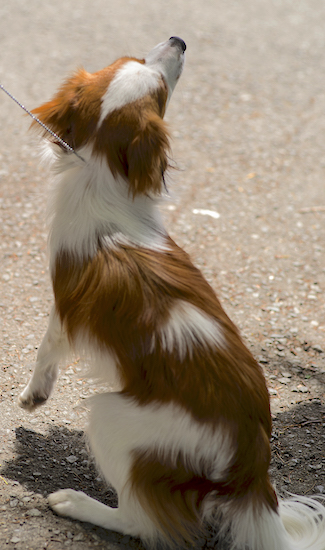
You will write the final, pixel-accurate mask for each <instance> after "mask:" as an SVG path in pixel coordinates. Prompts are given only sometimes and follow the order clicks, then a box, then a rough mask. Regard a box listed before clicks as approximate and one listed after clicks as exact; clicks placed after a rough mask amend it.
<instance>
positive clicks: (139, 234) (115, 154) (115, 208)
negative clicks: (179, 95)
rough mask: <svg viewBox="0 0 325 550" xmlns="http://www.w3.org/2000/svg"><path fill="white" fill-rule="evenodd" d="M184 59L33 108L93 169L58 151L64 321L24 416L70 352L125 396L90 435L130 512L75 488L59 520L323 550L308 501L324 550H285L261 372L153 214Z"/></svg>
mask: <svg viewBox="0 0 325 550" xmlns="http://www.w3.org/2000/svg"><path fill="white" fill-rule="evenodd" d="M184 52H185V43H184V42H183V41H182V40H181V39H179V38H177V37H172V38H171V39H170V40H168V41H167V42H165V43H162V44H159V45H158V46H157V47H156V48H154V49H153V50H152V51H151V52H150V53H149V54H148V56H147V57H146V58H145V59H144V60H138V59H135V58H122V59H120V60H118V61H116V62H115V63H113V65H111V66H110V67H108V68H106V69H104V70H103V71H100V72H98V73H95V74H92V75H90V74H88V73H87V72H86V71H82V70H81V71H79V72H77V73H76V74H75V75H74V76H73V77H72V78H71V79H69V80H68V81H67V82H66V83H65V84H64V85H63V86H62V88H61V89H60V90H59V92H58V93H57V95H56V96H55V97H54V98H53V100H52V101H50V102H49V103H46V104H45V105H43V106H42V107H40V108H39V109H36V110H35V112H36V114H38V116H39V118H40V119H41V120H42V121H43V122H44V123H46V124H47V125H48V126H50V128H51V129H52V130H53V131H54V132H56V133H57V134H58V135H59V136H60V138H62V139H63V140H65V141H66V142H67V143H68V144H69V145H70V146H71V147H73V148H74V149H75V150H76V151H78V155H80V157H82V158H83V159H84V160H81V159H80V158H78V157H77V156H75V155H71V154H68V153H67V152H66V151H65V150H62V149H61V148H60V146H59V144H55V143H54V144H53V143H52V145H51V147H52V149H53V162H54V169H55V172H56V176H55V182H54V188H53V195H52V200H51V202H52V221H51V233H50V261H51V274H52V280H53V289H54V296H55V307H54V308H53V312H52V314H51V317H50V324H49V328H48V331H47V334H46V336H45V338H44V340H43V342H42V345H41V347H40V350H39V353H38V357H37V363H36V367H35V370H34V374H33V376H32V379H31V381H30V383H29V384H28V386H27V388H26V389H25V390H24V392H23V393H22V395H21V397H20V404H21V406H22V407H25V408H27V409H33V408H35V407H36V406H37V405H39V404H41V403H42V402H43V401H45V400H46V399H47V398H48V396H49V394H50V392H51V390H52V387H53V384H54V382H55V379H56V376H57V373H58V362H59V360H60V359H62V357H63V356H64V355H65V354H66V353H67V352H68V350H69V348H70V347H72V348H74V349H76V350H81V351H82V352H84V351H85V352H87V353H88V354H90V357H91V358H92V360H93V365H94V367H93V374H96V375H98V376H100V377H101V378H103V379H104V380H109V379H110V377H111V376H115V377H116V378H118V380H119V382H120V384H121V391H120V392H119V393H107V394H102V395H100V396H97V397H95V398H93V400H92V405H91V407H92V410H91V417H90V425H89V439H90V443H91V447H92V450H93V452H94V455H95V457H96V460H97V463H98V466H99V468H100V470H101V471H102V473H103V475H104V477H105V479H106V480H107V481H108V482H109V483H111V484H112V485H113V486H114V487H115V489H116V490H117V492H118V498H119V507H118V509H111V508H109V507H107V506H104V505H103V504H101V503H99V502H97V501H95V500H93V499H91V498H90V497H88V496H86V495H85V494H84V493H78V492H75V491H72V490H64V491H58V492H57V493H54V494H53V495H51V496H50V498H49V501H50V504H51V506H52V508H53V509H54V510H55V511H56V512H58V513H59V514H62V515H68V516H71V517H73V518H76V519H79V520H83V521H90V522H93V523H95V524H97V525H101V526H103V527H106V528H109V529H113V530H117V531H121V532H122V533H128V534H132V535H135V536H140V537H142V538H143V539H144V540H147V541H150V542H151V543H153V544H154V543H156V542H157V541H158V540H163V541H167V542H169V543H171V544H175V543H176V544H178V545H179V544H183V543H184V542H189V541H190V542H193V541H195V539H196V538H197V537H198V536H200V533H201V530H202V528H203V525H204V524H205V523H213V524H214V525H216V524H217V525H219V526H220V532H221V533H223V534H224V535H225V536H226V534H228V535H229V533H230V535H229V536H230V538H231V541H232V542H231V544H232V545H233V547H234V548H237V549H242V550H244V549H245V550H246V549H249V550H289V549H291V548H301V549H303V548H310V549H314V550H321V549H322V550H324V549H325V533H324V520H323V523H322V524H321V525H319V526H318V523H319V520H318V514H321V515H323V516H324V508H322V507H321V505H320V504H318V503H317V502H316V501H312V500H311V499H309V500H307V501H305V502H304V503H303V502H302V501H300V502H298V503H292V504H288V503H287V504H285V507H286V518H287V523H288V525H289V526H290V528H291V531H292V532H294V531H295V530H296V527H297V525H298V524H299V525H300V523H301V522H302V521H303V519H304V518H307V519H306V521H305V523H306V525H307V527H306V529H307V530H306V531H305V533H307V535H306V536H307V538H308V536H309V532H308V526H309V528H310V531H311V532H312V531H313V529H314V530H316V526H317V528H318V527H319V531H318V535H317V536H315V541H316V542H315V544H314V545H313V544H312V543H310V544H309V539H308V541H307V542H306V544H305V543H301V544H300V543H295V544H294V543H293V542H289V537H288V535H287V533H286V531H285V529H284V527H283V523H282V521H281V519H280V516H279V513H278V504H277V498H276V495H275V492H274V490H273V488H272V486H271V484H270V482H269V478H268V466H269V461H270V447H269V437H270V434H271V420H270V411H269V399H268V392H267V389H266V385H265V381H264V377H263V374H262V371H261V368H260V366H259V365H258V364H257V363H256V361H255V360H254V358H253V357H252V355H251V354H250V352H249V351H248V350H247V348H246V347H245V346H244V344H243V342H242V340H241V338H240V336H239V334H238V331H237V329H236V328H235V327H234V325H233V323H232V322H231V321H230V320H229V318H228V317H227V315H226V314H225V312H224V311H223V309H222V307H221V305H220V303H219V301H218V299H217V297H216V295H215V293H214V292H213V290H212V289H211V287H210V286H209V284H208V283H207V282H206V281H205V279H204V278H203V276H202V274H201V273H200V272H199V271H198V270H197V269H196V268H195V267H194V266H193V264H192V263H191V261H190V259H189V257H188V256H187V254H186V253H185V252H184V251H183V250H181V249H180V248H179V247H178V246H177V245H176V244H175V243H174V242H173V241H172V240H171V239H170V237H169V236H168V235H167V233H166V231H165V229H164V227H163V225H162V222H161V219H160V216H159V214H158V211H157V204H156V203H157V197H159V195H160V193H161V191H162V188H163V185H164V171H165V170H166V168H167V166H168V149H169V138H168V132H167V128H166V125H165V123H164V121H163V116H164V113H165V108H166V105H167V103H168V101H169V99H170V96H171V93H172V91H173V89H174V87H175V85H176V82H177V80H178V78H179V76H180V74H181V72H182V68H183V63H184ZM281 506H282V507H283V505H281ZM312 507H314V510H312ZM292 510H293V512H292ZM297 518H298V519H297ZM295 522H296V523H295ZM321 529H323V531H322V532H321ZM299 544H300V546H299ZM308 544H309V546H308Z"/></svg>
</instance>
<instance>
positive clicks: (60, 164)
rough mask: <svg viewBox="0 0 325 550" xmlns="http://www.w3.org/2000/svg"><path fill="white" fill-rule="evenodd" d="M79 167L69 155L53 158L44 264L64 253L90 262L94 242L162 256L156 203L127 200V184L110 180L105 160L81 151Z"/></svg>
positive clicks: (163, 235)
mask: <svg viewBox="0 0 325 550" xmlns="http://www.w3.org/2000/svg"><path fill="white" fill-rule="evenodd" d="M80 154H81V155H82V156H83V158H85V159H86V162H84V163H83V162H81V161H80V160H79V159H78V158H77V157H75V155H67V154H66V153H64V152H61V151H60V152H59V153H58V156H55V157H54V170H55V172H56V176H55V179H54V181H53V186H52V194H51V199H50V202H49V205H50V212H49V217H50V220H51V222H50V223H51V226H50V243H49V244H50V246H49V249H50V263H51V265H53V261H54V260H55V258H56V255H57V253H58V252H59V251H60V250H61V249H62V248H64V249H65V250H68V251H70V252H72V253H73V254H77V255H78V256H80V257H81V258H83V257H92V256H93V255H94V254H95V253H96V251H97V246H98V236H99V235H100V236H101V238H102V239H106V244H111V245H113V244H114V241H115V242H117V243H119V242H120V241H121V240H122V241H123V242H124V243H125V242H128V244H131V245H132V244H133V245H135V246H144V247H146V248H150V249H158V250H166V249H167V246H166V231H165V229H164V227H163V223H162V220H161V216H160V213H159V210H158V208H157V202H158V201H157V199H154V198H151V197H148V196H146V195H137V196H136V197H135V198H134V199H132V200H131V199H130V195H129V192H128V188H127V183H126V182H125V181H124V180H123V178H121V177H118V178H117V179H115V178H114V177H113V175H112V173H111V171H110V169H109V167H108V164H107V162H106V160H105V159H96V160H94V159H93V158H92V157H91V150H90V149H89V148H88V147H84V148H83V149H81V150H80Z"/></svg>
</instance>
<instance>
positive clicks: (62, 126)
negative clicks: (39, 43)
mask: <svg viewBox="0 0 325 550" xmlns="http://www.w3.org/2000/svg"><path fill="white" fill-rule="evenodd" d="M88 78H89V75H88V73H87V71H85V70H84V69H80V70H79V71H77V72H76V73H75V74H74V75H73V76H72V77H71V78H69V80H67V81H66V82H65V83H64V84H63V85H62V86H61V88H60V89H59V91H58V92H57V94H56V95H55V96H54V97H53V99H52V100H51V101H48V102H47V103H44V104H43V105H41V106H40V107H37V108H36V109H33V111H32V113H33V114H34V115H36V116H37V117H38V118H39V119H40V121H41V122H43V123H44V124H46V126H48V127H49V128H50V129H51V130H52V131H53V132H55V133H56V134H57V135H58V136H59V137H60V138H61V139H63V140H64V141H65V142H66V143H67V144H68V145H70V147H73V148H74V149H77V148H79V147H81V146H82V145H85V143H87V141H88V140H89V138H90V137H91V135H92V134H93V132H94V130H95V128H96V118H98V115H97V117H96V116H95V114H97V112H99V109H100V97H99V98H95V99H96V100H97V101H95V100H93V102H92V103H90V105H91V106H92V109H93V111H94V113H93V112H91V110H90V109H89V108H88V109H87V110H86V109H85V107H84V105H85V102H84V101H83V95H84V90H85V82H87V79H88ZM36 124H37V123H36V121H34V122H33V123H32V126H33V127H35V126H36ZM43 135H44V136H46V137H48V135H49V134H48V133H47V132H46V131H44V133H43ZM53 141H54V142H55V138H53Z"/></svg>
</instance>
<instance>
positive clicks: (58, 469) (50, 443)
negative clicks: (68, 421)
mask: <svg viewBox="0 0 325 550" xmlns="http://www.w3.org/2000/svg"><path fill="white" fill-rule="evenodd" d="M2 475H3V476H5V477H8V478H9V479H14V480H16V481H18V482H19V483H21V485H23V486H24V487H25V488H26V489H27V490H29V491H34V492H36V493H39V494H42V495H43V496H45V497H46V496H47V495H48V494H49V493H52V492H54V491H57V490H58V489H66V488H71V489H75V490H76V491H84V492H86V493H87V494H89V496H91V497H93V498H95V499H97V500H100V501H101V502H103V503H104V504H107V505H108V506H112V507H114V508H116V506H117V496H116V493H115V491H114V490H113V489H112V488H111V487H108V486H107V485H105V483H104V482H103V481H102V479H101V477H100V474H99V473H98V470H96V467H95V464H94V461H93V460H92V458H91V457H90V454H89V450H88V448H87V441H86V438H85V436H84V433H83V432H82V431H78V430H68V429H67V428H62V427H56V426H51V427H50V428H49V431H48V433H47V434H46V435H42V434H40V433H36V432H34V431H33V430H28V429H26V428H24V427H22V426H21V427H19V428H16V440H15V458H14V459H13V460H12V461H10V462H8V463H7V464H6V465H5V466H4V468H3V470H2Z"/></svg>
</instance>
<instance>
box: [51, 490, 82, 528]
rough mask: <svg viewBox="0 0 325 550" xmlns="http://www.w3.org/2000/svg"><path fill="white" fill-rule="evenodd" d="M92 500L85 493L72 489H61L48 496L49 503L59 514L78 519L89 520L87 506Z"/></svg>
mask: <svg viewBox="0 0 325 550" xmlns="http://www.w3.org/2000/svg"><path fill="white" fill-rule="evenodd" d="M92 500H93V499H91V498H90V497H89V496H87V495H86V494H85V493H82V492H81V491H74V490H73V489H62V490H61V491H56V492H55V493H52V494H51V495H49V497H48V503H49V505H50V506H51V508H52V510H53V511H54V512H56V513H57V514H58V515H59V516H68V517H70V518H74V519H79V520H80V521H89V514H88V508H89V506H90V503H91V502H92Z"/></svg>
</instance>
